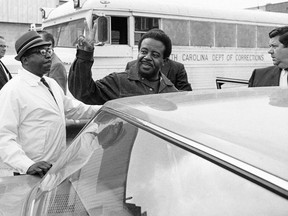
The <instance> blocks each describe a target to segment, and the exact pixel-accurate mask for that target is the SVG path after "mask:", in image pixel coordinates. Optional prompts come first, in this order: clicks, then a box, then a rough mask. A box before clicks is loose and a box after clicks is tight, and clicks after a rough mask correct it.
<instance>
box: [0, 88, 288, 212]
mask: <svg viewBox="0 0 288 216" xmlns="http://www.w3.org/2000/svg"><path fill="white" fill-rule="evenodd" d="M287 116H288V89H281V88H249V89H248V88H247V89H234V90H227V89H222V90H214V91H208V92H207V91H205V92H180V93H168V94H158V95H147V96H139V97H138V96H137V97H129V98H123V99H117V100H112V101H109V102H107V103H106V104H105V105H104V106H103V107H102V108H101V110H100V111H99V112H98V113H97V115H96V116H95V118H93V119H92V120H91V121H90V122H89V123H88V124H87V125H86V126H85V128H84V129H83V130H82V131H81V132H80V133H79V135H78V136H77V137H76V138H75V139H74V141H73V143H72V144H71V145H70V146H69V148H68V149H67V151H66V152H65V153H64V155H62V157H61V158H59V160H58V161H57V162H56V163H55V164H53V167H52V168H51V169H50V170H49V172H48V173H47V174H46V175H45V176H44V177H43V178H42V179H40V178H38V177H35V176H27V175H23V176H22V175H20V176H15V177H4V178H1V179H0V215H1V216H2V215H5V216H8V215H9V216H10V215H11V216H12V215H13V216H17V215H26V216H28V215H29V216H39V215H41V216H46V215H47V216H48V215H53V216H58V215H65V216H67V215H69V216H72V215H77V216H79V215H80V216H82V215H83V216H84V215H85V216H86V215H91V216H92V215H93V216H94V215H95V216H111V215H120V216H122V215H123V216H124V215H125V216H163V215H165V216H175V215H177V216H186V215H187V216H190V215H193V216H195V215H197V216H198V215H199V216H200V215H201V216H203V215H204V216H206V215H210V216H212V215H213V216H215V215H221V216H223V215H233V216H237V215H239V216H244V215H245V216H247V215H251V216H255V215H261V216H263V215H269V216H271V215H277V216H278V215H283V216H287V215H288V121H287V119H286V118H287Z"/></svg>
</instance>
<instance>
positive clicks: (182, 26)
mask: <svg viewBox="0 0 288 216" xmlns="http://www.w3.org/2000/svg"><path fill="white" fill-rule="evenodd" d="M162 22H163V31H164V32H166V34H168V35H169V37H170V38H171V41H172V44H173V45H175V46H189V31H187V29H189V21H188V20H172V19H163V20H162Z"/></svg>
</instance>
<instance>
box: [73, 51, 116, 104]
mask: <svg viewBox="0 0 288 216" xmlns="http://www.w3.org/2000/svg"><path fill="white" fill-rule="evenodd" d="M92 65H93V52H87V51H84V50H77V54H76V59H75V61H74V62H73V64H72V65H71V68H70V71H69V75H68V87H69V90H70V92H71V93H72V95H73V96H74V97H75V98H76V99H78V100H80V101H82V102H83V103H85V104H91V105H102V104H104V103H105V102H106V101H108V100H112V99H116V98H118V97H119V94H120V87H119V80H118V77H117V73H112V74H110V75H108V76H106V77H104V78H103V79H101V80H97V81H94V80H93V78H92V71H91V68H92Z"/></svg>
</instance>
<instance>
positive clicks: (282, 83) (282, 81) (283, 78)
mask: <svg viewBox="0 0 288 216" xmlns="http://www.w3.org/2000/svg"><path fill="white" fill-rule="evenodd" d="M287 74H288V72H287V71H286V70H284V69H283V70H282V71H281V74H280V81H279V86H280V87H287V86H288V83H287Z"/></svg>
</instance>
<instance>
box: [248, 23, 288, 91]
mask: <svg viewBox="0 0 288 216" xmlns="http://www.w3.org/2000/svg"><path fill="white" fill-rule="evenodd" d="M269 38H270V40H269V46H270V49H269V51H268V53H269V54H270V55H271V57H272V61H273V64H274V66H270V67H266V68H260V69H255V70H254V71H253V73H252V76H251V77H250V79H249V87H260V86H281V87H287V71H286V69H287V68H288V26H284V27H279V28H275V29H273V30H272V31H271V32H270V33H269Z"/></svg>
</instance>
